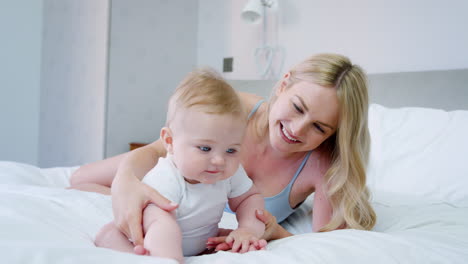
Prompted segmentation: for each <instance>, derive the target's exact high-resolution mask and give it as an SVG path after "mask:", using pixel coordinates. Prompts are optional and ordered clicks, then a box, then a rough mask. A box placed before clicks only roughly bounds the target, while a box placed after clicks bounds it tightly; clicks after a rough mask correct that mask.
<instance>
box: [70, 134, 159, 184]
mask: <svg viewBox="0 0 468 264" xmlns="http://www.w3.org/2000/svg"><path fill="white" fill-rule="evenodd" d="M164 156H166V151H165V149H164V146H163V145H162V142H161V140H157V141H155V142H153V143H151V144H148V145H146V146H144V147H141V148H138V149H135V150H133V151H131V152H127V153H124V154H120V155H117V156H114V157H111V158H108V159H105V160H100V161H96V162H93V163H89V164H86V165H83V166H81V167H80V168H78V169H77V170H76V171H75V172H74V173H73V174H72V176H71V178H70V184H71V187H73V186H75V185H80V184H85V183H94V184H99V185H103V186H107V187H111V185H112V182H113V180H114V178H115V177H116V175H117V174H119V175H130V174H131V175H134V176H135V177H137V178H138V179H142V178H143V176H144V175H145V174H146V173H147V172H148V171H149V170H150V169H151V168H153V167H154V166H155V165H156V163H157V162H158V159H159V157H164ZM129 172H131V173H130V174H129ZM124 177H125V176H124Z"/></svg>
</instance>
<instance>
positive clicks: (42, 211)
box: [0, 101, 468, 264]
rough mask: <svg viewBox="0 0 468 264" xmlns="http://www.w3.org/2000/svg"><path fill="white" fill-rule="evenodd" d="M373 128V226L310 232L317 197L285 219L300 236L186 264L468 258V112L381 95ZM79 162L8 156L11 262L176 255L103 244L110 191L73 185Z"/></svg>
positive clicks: (3, 173)
mask: <svg viewBox="0 0 468 264" xmlns="http://www.w3.org/2000/svg"><path fill="white" fill-rule="evenodd" d="M465 102H466V101H465ZM369 128H370V132H371V139H372V145H371V156H370V163H369V166H368V186H369V188H370V190H371V192H372V194H373V196H372V204H373V206H374V208H375V210H376V213H377V216H378V220H377V224H376V226H375V228H374V229H373V230H371V231H358V230H338V231H333V232H327V233H310V230H311V225H310V219H311V213H312V212H311V202H312V199H313V196H311V197H309V198H308V199H307V200H306V202H305V203H303V204H302V205H301V207H300V208H299V210H298V211H297V212H296V213H294V214H293V215H292V216H290V217H289V218H288V219H287V220H286V221H285V222H283V223H282V225H283V226H284V227H285V228H286V229H288V230H289V231H291V232H293V233H295V234H297V235H296V236H293V237H289V238H285V239H281V240H277V241H273V242H271V243H269V244H268V247H267V250H264V251H257V252H249V253H246V254H236V253H230V252H218V253H216V254H212V255H204V256H197V257H190V258H186V263H190V264H198V263H269V264H271V263H468V140H467V139H466V136H467V135H468V111H467V110H457V111H445V110H441V109H434V108H429V107H400V108H389V107H385V106H382V105H381V104H372V105H371V107H370V109H369ZM75 169H76V167H57V168H48V169H43V168H38V167H35V166H31V165H27V164H22V163H17V162H5V161H3V162H0V201H1V203H0V251H1V262H2V263H34V264H36V263H37V264H43V263H99V262H104V263H117V264H119V263H132V264H138V263H175V262H174V261H172V260H167V259H161V258H155V257H149V256H137V255H132V254H126V253H121V252H117V251H112V250H109V249H104V248H96V247H95V246H94V244H93V236H94V234H95V233H96V231H97V230H98V229H99V228H100V227H101V226H102V225H103V224H104V223H106V222H108V221H110V220H111V217H112V212H111V208H110V207H109V203H110V200H109V197H107V196H104V195H100V194H95V193H88V192H81V191H77V190H67V189H65V187H67V186H69V177H70V175H71V173H72V172H73V171H74V170H75ZM220 225H221V226H222V227H233V226H235V221H234V219H233V218H232V216H230V215H225V216H223V219H222V222H221V224H220Z"/></svg>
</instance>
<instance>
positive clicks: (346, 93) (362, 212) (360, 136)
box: [270, 54, 376, 231]
mask: <svg viewBox="0 0 468 264" xmlns="http://www.w3.org/2000/svg"><path fill="white" fill-rule="evenodd" d="M282 81H284V80H282ZM300 81H306V82H312V83H315V84H318V85H320V86H323V87H329V88H331V89H336V92H337V95H338V101H339V104H340V105H339V107H340V114H339V115H340V116H339V124H338V127H337V130H336V133H335V134H334V135H333V136H331V137H330V138H328V139H327V140H326V141H325V142H323V143H322V144H325V145H326V146H325V147H328V149H329V150H330V151H331V153H332V163H331V166H330V168H329V169H328V171H327V173H326V174H325V180H326V182H327V185H326V186H325V187H324V188H326V193H327V194H328V199H329V201H330V203H331V205H332V208H333V215H332V218H331V220H330V222H329V223H328V224H327V225H325V226H324V227H322V228H321V229H320V231H331V230H335V229H337V228H340V227H343V226H345V227H346V228H353V229H363V230H370V229H372V227H373V226H374V225H375V222H376V215H375V212H374V210H373V208H372V206H371V205H370V202H369V196H370V194H369V191H368V189H367V187H366V166H367V162H368V158H369V148H370V135H369V130H368V125H367V123H368V122H367V112H368V107H369V101H368V91H367V79H366V74H365V73H364V71H363V70H362V69H361V67H359V66H358V65H353V64H352V63H351V61H350V60H349V59H348V58H346V57H344V56H341V55H338V54H319V55H316V56H313V57H310V58H308V59H306V60H305V61H303V62H301V63H299V64H298V65H296V66H295V67H294V68H293V69H292V70H291V71H290V77H289V78H287V79H286V82H287V83H286V85H287V86H286V87H290V86H291V85H293V84H294V83H297V82H300ZM280 82H281V81H280ZM274 101H275V98H271V100H270V104H271V103H272V102H274Z"/></svg>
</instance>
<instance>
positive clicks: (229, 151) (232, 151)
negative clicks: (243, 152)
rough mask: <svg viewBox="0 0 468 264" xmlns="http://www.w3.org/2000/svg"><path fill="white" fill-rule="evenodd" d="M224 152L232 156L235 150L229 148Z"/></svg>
mask: <svg viewBox="0 0 468 264" xmlns="http://www.w3.org/2000/svg"><path fill="white" fill-rule="evenodd" d="M226 152H227V153H229V154H233V153H236V152H237V150H235V149H232V148H230V149H227V150H226Z"/></svg>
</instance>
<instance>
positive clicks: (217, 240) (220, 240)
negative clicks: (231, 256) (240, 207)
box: [206, 233, 227, 245]
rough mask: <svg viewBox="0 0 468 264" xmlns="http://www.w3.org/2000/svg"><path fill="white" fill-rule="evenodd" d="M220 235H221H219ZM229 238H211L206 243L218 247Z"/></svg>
mask: <svg viewBox="0 0 468 264" xmlns="http://www.w3.org/2000/svg"><path fill="white" fill-rule="evenodd" d="M218 234H219V233H218ZM226 238H227V236H218V237H209V238H208V240H207V241H206V244H207V245H217V244H220V243H223V242H226Z"/></svg>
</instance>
